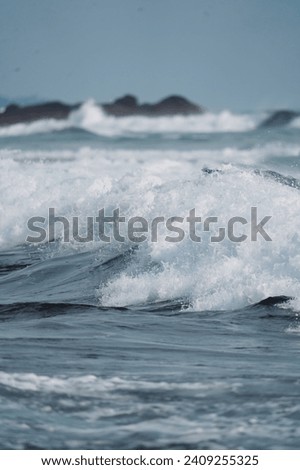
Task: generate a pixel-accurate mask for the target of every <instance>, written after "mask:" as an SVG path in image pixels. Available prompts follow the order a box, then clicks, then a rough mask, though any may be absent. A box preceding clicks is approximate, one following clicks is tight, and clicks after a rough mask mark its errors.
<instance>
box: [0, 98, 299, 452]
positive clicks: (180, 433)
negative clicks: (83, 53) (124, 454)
mask: <svg viewBox="0 0 300 470" xmlns="http://www.w3.org/2000/svg"><path fill="white" fill-rule="evenodd" d="M267 116H268V113H267V112H264V113H250V112H249V113H243V114H237V113H232V112H230V111H228V110H225V111H221V112H218V113H217V112H216V113H211V112H207V113H205V114H203V115H199V116H169V117H159V118H154V117H151V118H150V117H141V116H139V117H135V116H132V117H123V118H116V117H112V116H107V115H105V113H104V111H103V110H101V108H99V107H98V106H96V105H95V103H94V102H93V101H92V100H90V101H88V102H86V103H84V104H83V105H82V106H81V108H79V109H78V110H76V111H74V112H73V113H71V115H70V116H69V118H68V119H67V120H61V121H56V120H43V121H36V122H33V123H26V124H25V123H21V124H16V125H12V126H9V127H1V128H0V170H1V171H0V191H1V199H0V286H1V300H0V324H1V330H0V347H1V351H2V354H1V357H0V412H1V415H2V416H3V419H2V422H3V425H2V426H1V430H0V445H1V447H2V448H4V449H15V448H19V449H22V448H27V449H28V448H30V449H32V448H41V449H42V448H51V449H52V448H53V449H56V448H72V449H93V448H102V449H130V448H133V449H137V448H139V449H141V448H157V449H158V448H159V449H168V448H178V449H180V448H184V449H189V448H190V449H197V448H199V449H200V448H211V449H214V448H245V449H255V448H256V449H259V448H289V449H290V448H295V449H296V448H298V447H299V444H298V443H299V428H298V425H297V417H298V416H299V412H300V406H299V403H298V397H299V393H300V380H299V365H298V362H299V361H298V354H299V352H300V346H299V334H300V326H299V323H298V316H299V311H300V294H299V292H300V251H299V248H300V235H299V234H300V218H299V212H300V192H299V190H300V165H299V163H300V160H299V158H300V131H299V118H297V119H294V120H293V121H292V122H291V123H290V124H288V125H286V126H282V127H274V128H262V127H261V126H260V123H261V122H262V121H263V120H264V119H265V118H266V117H267ZM49 208H55V212H56V214H57V215H58V216H60V217H64V218H66V219H67V220H73V219H74V217H77V218H78V221H79V233H80V235H81V236H82V237H84V236H85V235H86V231H87V224H86V221H87V218H88V217H89V218H93V220H95V218H96V217H97V214H98V211H99V210H101V209H102V208H105V211H106V212H107V214H111V213H112V211H113V210H114V209H116V208H118V209H119V210H120V213H121V214H122V215H123V216H124V217H126V219H129V218H134V217H143V218H144V219H145V220H146V221H151V220H153V219H154V218H155V217H164V218H166V219H168V218H172V217H179V218H186V216H187V215H188V214H189V211H190V210H191V209H195V211H196V213H197V214H199V216H201V219H202V221H201V223H200V222H199V224H198V225H197V229H198V230H199V234H200V232H201V241H199V242H195V241H193V240H191V238H190V237H189V236H188V235H186V236H185V237H184V239H183V240H182V241H180V242H177V243H170V242H168V241H166V236H167V235H170V233H168V230H167V229H166V227H165V226H163V225H162V224H161V225H159V226H158V229H157V230H158V232H157V240H155V241H153V240H151V239H150V238H149V237H148V238H147V239H146V240H144V241H143V242H140V243H137V242H133V241H132V240H130V239H128V238H126V237H125V240H124V241H118V240H116V239H114V238H113V237H112V239H111V241H110V242H109V243H107V242H104V241H103V240H102V239H101V237H100V236H99V234H97V232H96V231H94V232H93V237H92V239H91V240H89V241H88V242H85V243H83V242H80V241H78V240H76V239H75V238H74V237H72V236H70V237H69V241H67V242H66V241H65V240H64V235H65V234H64V233H63V224H62V223H57V232H56V236H55V238H54V239H51V240H45V241H43V242H39V243H29V242H28V241H27V238H28V236H29V235H33V233H32V232H30V230H29V228H28V220H29V219H30V218H32V217H39V218H41V219H42V220H44V225H43V224H40V225H39V226H40V227H41V226H42V225H43V226H45V227H46V225H47V222H48V218H49ZM251 208H257V214H258V221H259V220H261V219H263V218H264V217H265V216H268V217H269V220H268V222H267V224H266V226H265V228H266V230H267V232H268V234H269V236H270V240H269V241H267V240H266V239H264V237H262V236H261V234H260V233H259V234H258V236H257V239H256V240H252V239H251V237H250V235H249V233H250V232H249V230H250V228H249V227H250V218H251ZM209 217H217V218H218V224H213V225H212V226H211V227H212V228H211V232H209V231H205V230H204V231H203V221H204V220H205V219H207V218H209ZM233 217H239V218H242V219H243V220H245V221H246V222H245V223H237V224H236V225H235V228H234V231H235V235H236V236H238V237H242V236H243V235H247V237H246V239H245V240H244V241H240V242H234V241H232V240H231V239H230V238H229V237H228V236H225V237H224V239H222V241H220V242H212V241H211V237H212V236H216V235H217V234H218V227H227V225H228V221H229V220H230V219H232V218H233ZM182 228H183V229H185V233H186V234H188V224H187V222H186V220H185V221H184V222H183V224H182ZM201 230H202V231H201ZM108 233H109V234H110V235H113V227H112V225H109V224H108V226H107V234H108ZM69 235H70V234H69ZM173 236H174V233H173Z"/></svg>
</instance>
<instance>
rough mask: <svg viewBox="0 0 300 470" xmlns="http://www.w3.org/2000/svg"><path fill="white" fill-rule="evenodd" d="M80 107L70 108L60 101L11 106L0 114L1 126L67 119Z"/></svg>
mask: <svg viewBox="0 0 300 470" xmlns="http://www.w3.org/2000/svg"><path fill="white" fill-rule="evenodd" d="M78 107H79V105H73V106H69V105H67V104H64V103H60V102H59V101H51V102H49V103H43V104H38V105H32V106H24V107H23V106H18V105H16V104H11V105H9V106H7V108H6V109H5V111H4V112H3V113H1V114H0V126H9V125H11V124H18V123H20V122H33V121H37V120H39V119H66V118H67V117H68V116H69V114H70V112H71V111H73V110H74V109H77V108H78Z"/></svg>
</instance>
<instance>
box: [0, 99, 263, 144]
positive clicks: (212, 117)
mask: <svg viewBox="0 0 300 470" xmlns="http://www.w3.org/2000/svg"><path fill="white" fill-rule="evenodd" d="M260 118H261V117H260V116H258V115H257V116H255V115H250V114H233V113H231V112H230V111H222V112H220V113H205V114H201V115H191V116H164V117H156V118H153V117H146V116H131V117H118V118H116V117H114V116H108V115H107V114H105V113H104V111H103V110H102V109H101V108H100V107H99V106H97V105H96V104H95V103H94V102H93V101H87V102H86V103H84V104H83V105H82V106H81V107H80V108H79V109H78V110H76V111H74V112H72V113H71V114H70V116H69V118H68V119H66V120H61V121H60V120H54V119H47V120H40V121H36V122H32V123H26V124H25V123H24V124H23V123H22V124H14V125H11V126H7V127H3V128H0V137H10V136H18V135H31V134H37V133H46V132H55V131H62V130H64V129H69V128H79V129H84V130H86V131H89V132H92V133H94V134H97V135H100V136H104V137H118V136H137V135H143V134H197V133H212V132H245V131H250V130H253V129H255V128H256V126H257V124H258V122H259V120H260Z"/></svg>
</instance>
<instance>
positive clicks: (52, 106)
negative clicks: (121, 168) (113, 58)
mask: <svg viewBox="0 0 300 470" xmlns="http://www.w3.org/2000/svg"><path fill="white" fill-rule="evenodd" d="M82 104H83V103H76V104H73V105H69V104H66V103H63V102H60V101H50V102H45V103H41V104H34V105H30V106H20V105H18V104H10V105H8V106H7V107H6V108H5V110H4V111H3V112H2V113H1V114H0V126H8V125H12V124H18V123H21V122H33V121H37V120H39V119H67V118H68V116H69V115H70V113H71V112H72V111H75V110H76V109H78V108H80V106H81V105H82ZM99 106H101V108H102V109H103V110H104V111H105V112H106V114H108V115H111V116H115V117H123V116H153V117H157V116H173V115H191V114H202V113H203V112H204V108H203V107H201V106H199V105H197V104H195V103H193V102H191V101H189V100H188V99H186V98H184V97H182V96H178V95H172V96H168V97H166V98H164V99H162V100H161V101H158V102H157V103H142V104H140V103H139V102H138V100H137V98H136V97H135V96H133V95H125V96H123V97H121V98H118V99H116V100H115V101H113V102H111V103H100V104H99Z"/></svg>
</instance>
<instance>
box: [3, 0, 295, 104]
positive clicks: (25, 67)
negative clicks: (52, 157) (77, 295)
mask: <svg viewBox="0 0 300 470" xmlns="http://www.w3.org/2000/svg"><path fill="white" fill-rule="evenodd" d="M299 88H300V0H285V1H284V0H280V1H279V0H0V96H5V97H9V98H17V97H21V96H22V97H26V96H35V97H37V98H38V99H51V100H52V99H60V100H64V101H66V102H69V103H73V102H78V101H83V100H86V99H89V98H94V99H95V100H96V101H98V102H108V101H110V100H113V99H115V98H116V97H118V96H122V95H123V94H125V93H132V94H135V95H137V96H138V97H139V99H140V101H141V102H145V101H157V100H159V99H160V98H162V97H165V96H167V95H169V94H181V95H184V96H186V97H187V98H189V99H191V100H193V101H195V102H197V103H198V104H202V105H204V106H205V107H206V108H207V109H211V110H221V109H231V110H240V111H248V110H262V109H264V110H269V109H275V108H283V107H284V108H292V109H300V93H299Z"/></svg>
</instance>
